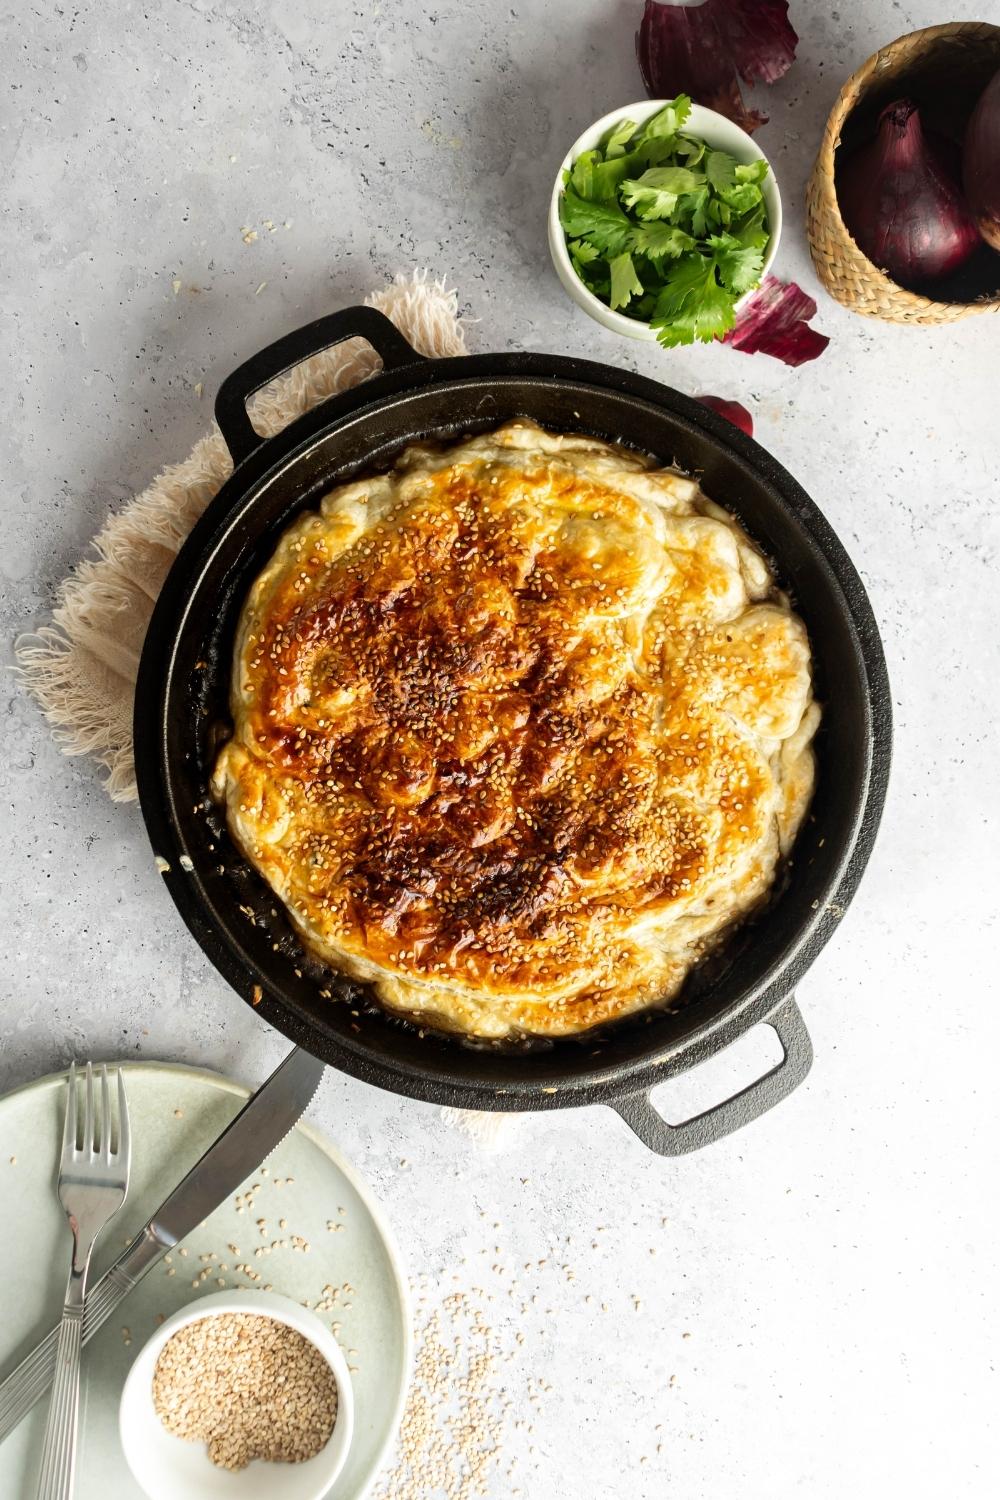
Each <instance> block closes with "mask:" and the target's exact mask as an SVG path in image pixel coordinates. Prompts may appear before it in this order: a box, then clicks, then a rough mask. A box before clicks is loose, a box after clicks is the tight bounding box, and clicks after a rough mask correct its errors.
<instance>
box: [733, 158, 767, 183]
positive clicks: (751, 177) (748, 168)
mask: <svg viewBox="0 0 1000 1500" xmlns="http://www.w3.org/2000/svg"><path fill="white" fill-rule="evenodd" d="M766 176H767V162H766V161H764V159H763V158H762V157H761V158H758V160H757V161H748V162H740V163H738V164H737V167H736V181H737V182H755V183H761V182H763V181H764V178H765V177H766Z"/></svg>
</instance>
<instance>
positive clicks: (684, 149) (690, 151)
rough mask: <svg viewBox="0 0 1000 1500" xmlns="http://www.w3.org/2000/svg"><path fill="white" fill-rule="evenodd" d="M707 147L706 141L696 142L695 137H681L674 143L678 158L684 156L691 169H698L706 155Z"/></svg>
mask: <svg viewBox="0 0 1000 1500" xmlns="http://www.w3.org/2000/svg"><path fill="white" fill-rule="evenodd" d="M706 150H707V147H706V145H705V142H704V141H696V140H695V139H694V137H693V136H690V135H679V136H678V137H677V139H676V141H675V142H674V151H675V152H676V154H677V155H678V156H683V158H684V160H685V162H686V163H687V165H688V166H689V167H696V166H697V165H698V163H699V162H700V161H701V160H702V158H703V157H704V155H705V151H706Z"/></svg>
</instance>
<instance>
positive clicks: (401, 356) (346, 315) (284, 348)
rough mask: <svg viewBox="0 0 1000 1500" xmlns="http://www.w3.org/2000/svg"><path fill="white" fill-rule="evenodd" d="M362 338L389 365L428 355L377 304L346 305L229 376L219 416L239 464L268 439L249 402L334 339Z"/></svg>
mask: <svg viewBox="0 0 1000 1500" xmlns="http://www.w3.org/2000/svg"><path fill="white" fill-rule="evenodd" d="M356 338H362V339H367V341H368V343H369V344H371V346H372V348H373V349H374V350H375V353H376V354H378V355H379V356H380V357H381V360H382V364H383V367H384V368H385V369H386V370H395V369H397V368H398V367H399V366H401V365H412V364H416V363H417V362H418V361H419V360H422V359H423V355H422V354H418V353H417V351H416V349H414V348H413V347H412V345H410V344H408V343H407V342H406V340H405V339H404V337H403V335H402V334H401V333H400V332H399V330H398V329H397V328H396V327H395V326H394V325H393V324H392V323H390V322H389V319H388V318H387V317H386V316H385V314H384V313H380V312H376V310H375V308H374V307H345V308H344V309H343V311H342V312H335V313H330V314H329V316H328V317H325V318H317V319H316V321H315V322H314V323H307V324H306V325H305V327H304V328H296V330H295V332H294V333H286V334H285V336H284V338H281V339H278V340H277V342H276V343H273V344H268V346H267V348H266V349H261V351H260V353H259V354H255V355H253V356H252V358H250V359H248V360H247V362H246V364H243V365H240V367H239V369H238V370H234V371H233V373H232V374H231V375H227V376H226V378H225V380H224V381H223V382H222V384H221V385H220V387H219V394H218V395H217V396H216V398H215V420H216V421H217V422H218V424H219V427H220V428H221V429H222V436H223V437H224V438H225V440H226V446H227V447H228V449H229V451H230V453H231V454H232V455H233V464H234V465H239V464H241V463H242V462H243V460H244V459H245V458H249V456H250V454H251V453H252V452H253V451H254V449H255V448H259V447H260V445H261V443H262V442H263V441H264V439H263V438H262V437H261V436H260V434H259V433H258V432H256V431H255V430H254V427H253V424H252V423H251V421H250V418H249V416H248V415H247V402H248V401H249V399H250V397H251V396H252V395H253V394H254V392H255V391H259V390H261V389H262V388H263V387H264V386H265V385H270V383H271V381H272V380H276V379H277V378H278V376H279V375H284V373H285V371H286V370H292V369H294V368H295V366H296V365H300V364H301V363H302V361H303V360H306V359H311V358H312V357H313V355H314V354H320V353H322V351H323V350H324V349H330V348H332V346H333V345H334V344H342V343H344V341H345V340H346V339H356Z"/></svg>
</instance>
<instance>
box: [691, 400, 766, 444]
mask: <svg viewBox="0 0 1000 1500" xmlns="http://www.w3.org/2000/svg"><path fill="white" fill-rule="evenodd" d="M695 400H696V401H700V402H701V404H702V406H707V407H710V408H711V410H712V411H716V412H718V414H719V416H720V417H725V419H726V421H727V422H732V424H733V426H734V427H738V428H739V429H740V431H741V432H745V433H746V435H747V437H753V417H752V416H751V415H750V413H749V412H748V411H747V409H746V407H745V406H744V405H743V404H742V403H741V402H739V401H726V400H725V399H724V398H723V397H722V396H696V397H695Z"/></svg>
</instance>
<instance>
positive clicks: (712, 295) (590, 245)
mask: <svg viewBox="0 0 1000 1500" xmlns="http://www.w3.org/2000/svg"><path fill="white" fill-rule="evenodd" d="M690 109H691V101H690V99H688V98H687V97H686V95H683V94H680V95H678V97H677V98H676V99H674V100H673V101H672V102H671V103H670V104H667V105H665V106H664V108H663V109H661V110H659V111H658V113H657V114H655V115H653V116H652V117H651V118H650V119H649V120H647V121H646V122H645V123H644V124H643V125H640V126H637V125H636V124H635V122H634V121H632V120H620V121H618V123H617V124H615V125H613V126H612V128H611V129H610V130H608V131H606V132H605V135H604V137H603V138H602V140H601V142H600V144H599V145H598V146H597V147H595V148H594V149H593V150H592V151H585V152H583V153H582V155H581V156H579V157H578V158H577V160H576V161H575V162H574V163H573V165H572V168H571V169H570V170H569V171H567V172H564V173H563V188H564V190H563V193H562V196H561V198H560V201H559V218H560V222H561V224H562V227H563V231H564V233H565V235H566V239H567V242H568V248H569V254H570V259H571V261H572V264H573V268H574V270H575V271H576V274H577V275H578V276H579V277H580V280H581V281H582V282H583V283H584V285H585V286H586V287H588V288H589V289H590V291H591V292H593V293H594V295H595V296H596V297H599V298H600V300H601V301H602V302H605V303H606V304H607V305H608V306H609V307H612V308H615V309H617V310H619V311H621V312H624V313H625V315H626V316H627V317H631V318H636V319H638V320H641V321H642V322H646V323H649V324H650V326H651V327H652V328H654V329H655V331H656V336H657V338H658V339H659V341H660V343H661V344H664V345H665V346H667V347H670V346H672V345H674V344H689V343H692V342H693V341H694V340H695V339H699V340H703V341H706V342H707V341H709V340H711V339H714V338H721V337H722V336H723V334H725V333H726V332H727V331H728V330H729V329H730V328H731V327H732V326H733V323H734V321H735V314H734V304H735V302H736V301H737V299H738V298H739V297H741V296H743V295H744V293H745V292H747V291H749V290H751V288H753V287H754V286H757V285H758V284H759V282H760V278H761V271H762V269H763V261H764V252H765V250H766V247H767V242H768V239H769V238H770V233H769V228H768V223H767V212H766V208H765V205H764V199H763V194H762V192H761V183H762V182H763V181H764V179H765V178H766V176H767V172H768V166H767V163H766V162H765V161H753V162H738V161H737V160H736V159H735V157H733V156H732V155H731V154H730V153H729V152H727V151H718V150H715V149H710V148H708V147H707V146H706V144H705V142H704V141H700V140H698V139H696V138H695V137H694V136H691V135H687V134H685V132H684V126H685V124H686V122H687V120H688V116H689V114H690Z"/></svg>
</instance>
